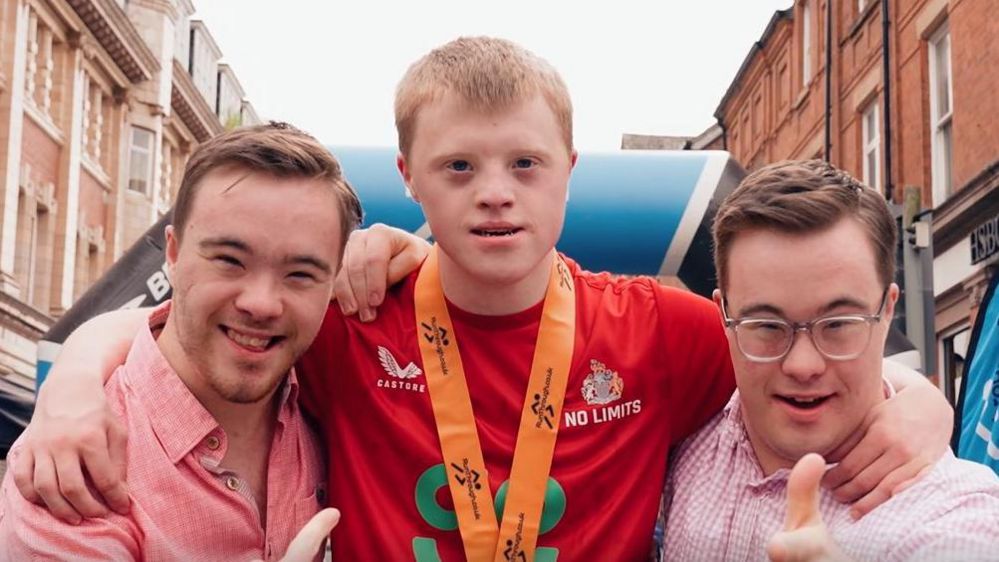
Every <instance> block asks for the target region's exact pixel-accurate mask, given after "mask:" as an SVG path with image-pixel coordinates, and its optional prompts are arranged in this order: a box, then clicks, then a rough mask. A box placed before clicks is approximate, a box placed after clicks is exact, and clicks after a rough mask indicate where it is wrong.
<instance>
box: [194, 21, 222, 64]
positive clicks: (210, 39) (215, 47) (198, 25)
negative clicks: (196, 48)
mask: <svg viewBox="0 0 999 562" xmlns="http://www.w3.org/2000/svg"><path fill="white" fill-rule="evenodd" d="M195 28H198V29H200V30H201V31H202V32H203V33H204V35H205V38H206V39H208V45H209V46H210V47H211V48H212V50H213V51H214V52H215V56H216V57H217V59H216V60H218V59H220V58H222V49H221V48H220V47H219V44H218V43H216V42H215V38H214V37H212V32H211V31H208V25H207V24H206V23H205V21H204V20H191V30H192V31H193V30H194V29H195Z"/></svg>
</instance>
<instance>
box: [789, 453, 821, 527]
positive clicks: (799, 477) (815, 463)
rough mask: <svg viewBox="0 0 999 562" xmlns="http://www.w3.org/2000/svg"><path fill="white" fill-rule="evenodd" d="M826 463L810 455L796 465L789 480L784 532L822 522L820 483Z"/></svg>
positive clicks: (813, 454)
mask: <svg viewBox="0 0 999 562" xmlns="http://www.w3.org/2000/svg"><path fill="white" fill-rule="evenodd" d="M825 469H826V461H825V460H824V459H823V458H822V457H821V456H820V455H817V454H815V453H809V454H807V455H805V456H803V457H801V459H799V460H798V462H797V463H795V465H794V468H793V469H791V475H790V476H789V477H788V479H787V515H786V516H785V518H784V530H785V531H793V530H795V529H800V528H802V527H805V526H807V525H813V524H815V523H818V522H821V521H822V516H821V515H820V514H819V483H820V482H821V481H822V474H823V473H824V472H825Z"/></svg>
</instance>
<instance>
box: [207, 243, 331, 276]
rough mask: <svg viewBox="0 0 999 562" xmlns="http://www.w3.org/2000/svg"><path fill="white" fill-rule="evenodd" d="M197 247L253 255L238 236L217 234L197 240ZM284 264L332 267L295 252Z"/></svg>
mask: <svg viewBox="0 0 999 562" xmlns="http://www.w3.org/2000/svg"><path fill="white" fill-rule="evenodd" d="M198 247H199V248H201V249H202V250H211V249H217V248H229V249H232V250H238V251H240V252H243V253H246V254H250V255H253V250H252V249H250V246H249V245H248V244H247V243H246V242H243V241H242V240H240V239H238V238H229V237H226V236H219V237H216V238H206V239H204V240H201V241H200V242H198ZM284 263H285V264H286V265H306V266H311V267H314V268H316V269H318V270H320V271H322V272H324V273H332V272H333V267H332V266H331V265H330V264H329V262H327V261H326V260H323V259H320V258H317V257H316V256H311V255H309V254H296V255H293V256H288V257H286V258H285V259H284Z"/></svg>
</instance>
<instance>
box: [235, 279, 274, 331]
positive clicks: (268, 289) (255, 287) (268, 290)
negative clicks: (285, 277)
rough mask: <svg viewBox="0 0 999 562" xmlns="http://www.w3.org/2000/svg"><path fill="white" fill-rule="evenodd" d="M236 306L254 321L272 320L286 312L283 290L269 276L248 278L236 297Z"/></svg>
mask: <svg viewBox="0 0 999 562" xmlns="http://www.w3.org/2000/svg"><path fill="white" fill-rule="evenodd" d="M235 306H236V310H238V311H240V312H242V313H244V314H246V315H248V316H249V317H250V319H252V320H253V321H266V320H271V319H274V318H277V317H279V316H281V314H282V313H283V312H284V301H283V297H282V295H281V289H280V287H279V285H278V284H277V283H275V282H274V281H273V280H272V279H271V278H270V277H269V276H267V275H255V276H252V277H247V278H246V280H245V283H244V284H243V285H242V287H241V289H240V291H239V294H238V295H237V296H236V301H235Z"/></svg>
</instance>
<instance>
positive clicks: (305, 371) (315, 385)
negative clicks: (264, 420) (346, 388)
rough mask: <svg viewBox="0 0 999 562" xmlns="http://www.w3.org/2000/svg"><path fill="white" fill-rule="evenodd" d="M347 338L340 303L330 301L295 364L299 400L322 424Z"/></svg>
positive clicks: (324, 422)
mask: <svg viewBox="0 0 999 562" xmlns="http://www.w3.org/2000/svg"><path fill="white" fill-rule="evenodd" d="M346 341H347V338H346V326H345V324H344V319H343V315H342V314H341V312H340V309H339V307H337V306H336V305H335V304H333V303H330V305H329V307H328V308H327V309H326V316H325V318H323V325H322V326H321V327H320V328H319V333H318V334H316V339H315V340H313V341H312V345H311V346H309V349H308V350H306V352H305V354H304V355H302V357H300V358H299V360H298V363H297V364H296V365H295V373H296V375H297V376H298V382H299V385H301V391H300V392H299V394H298V402H299V404H300V405H301V406H302V408H304V409H305V411H306V412H307V413H308V414H309V415H310V416H312V417H313V418H314V419H316V420H317V421H318V422H319V423H320V424H321V425H322V426H323V427H325V426H326V421H327V420H326V418H327V414H328V410H329V404H330V402H329V400H327V399H326V397H329V396H332V395H333V393H334V388H333V387H334V382H335V381H334V379H333V377H334V376H335V375H336V371H335V369H336V366H337V365H338V364H340V362H341V359H340V358H342V357H343V356H344V353H342V352H341V347H342V346H343V344H344V342H346Z"/></svg>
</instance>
